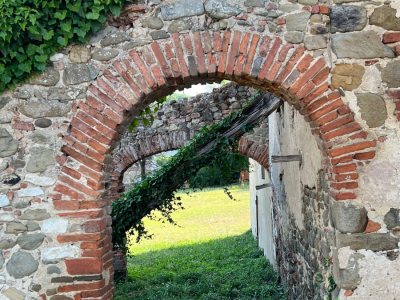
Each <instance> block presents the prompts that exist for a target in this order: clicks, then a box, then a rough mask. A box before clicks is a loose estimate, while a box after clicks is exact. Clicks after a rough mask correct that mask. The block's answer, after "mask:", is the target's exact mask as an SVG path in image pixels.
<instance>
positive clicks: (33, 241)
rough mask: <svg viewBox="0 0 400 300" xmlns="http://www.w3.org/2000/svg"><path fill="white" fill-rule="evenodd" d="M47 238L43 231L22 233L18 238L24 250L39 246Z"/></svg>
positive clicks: (18, 242)
mask: <svg viewBox="0 0 400 300" xmlns="http://www.w3.org/2000/svg"><path fill="white" fill-rule="evenodd" d="M44 238H45V235H44V234H43V233H37V234H22V235H20V236H19V237H18V238H17V244H18V245H19V246H20V247H21V249H24V250H35V249H36V248H38V247H39V246H40V245H41V244H42V243H43V240H44Z"/></svg>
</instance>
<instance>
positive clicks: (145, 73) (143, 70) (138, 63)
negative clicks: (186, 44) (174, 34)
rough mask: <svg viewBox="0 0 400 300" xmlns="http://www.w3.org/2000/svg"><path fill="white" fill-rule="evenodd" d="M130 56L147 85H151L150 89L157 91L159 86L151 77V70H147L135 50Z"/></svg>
mask: <svg viewBox="0 0 400 300" xmlns="http://www.w3.org/2000/svg"><path fill="white" fill-rule="evenodd" d="M171 47H172V46H171ZM129 56H130V57H131V58H132V60H133V62H134V63H135V64H136V66H137V67H138V69H139V72H140V73H141V74H142V75H143V76H144V78H145V80H146V82H147V84H148V85H149V87H150V88H151V89H155V88H156V86H157V84H156V82H155V80H154V78H153V76H151V72H150V71H149V69H147V67H146V65H145V64H144V63H143V61H142V60H141V59H140V57H139V55H138V54H137V52H136V51H135V50H131V51H130V52H129Z"/></svg>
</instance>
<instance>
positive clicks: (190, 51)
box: [183, 33, 193, 55]
mask: <svg viewBox="0 0 400 300" xmlns="http://www.w3.org/2000/svg"><path fill="white" fill-rule="evenodd" d="M183 45H184V46H185V49H186V52H187V54H189V55H192V54H193V46H192V40H191V39H190V36H189V33H185V34H184V35H183Z"/></svg>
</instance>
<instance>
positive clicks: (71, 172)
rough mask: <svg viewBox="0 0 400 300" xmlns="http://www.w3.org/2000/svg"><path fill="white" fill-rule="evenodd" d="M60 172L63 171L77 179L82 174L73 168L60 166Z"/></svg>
mask: <svg viewBox="0 0 400 300" xmlns="http://www.w3.org/2000/svg"><path fill="white" fill-rule="evenodd" d="M61 172H63V173H65V174H67V175H69V176H71V177H73V178H75V179H78V180H79V179H81V177H82V175H81V174H80V173H79V172H77V171H75V170H73V169H70V168H68V167H62V168H61Z"/></svg>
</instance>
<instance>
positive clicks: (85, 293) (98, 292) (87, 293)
mask: <svg viewBox="0 0 400 300" xmlns="http://www.w3.org/2000/svg"><path fill="white" fill-rule="evenodd" d="M111 262H112V261H111ZM111 289H112V285H110V284H109V285H106V286H105V287H103V288H102V289H100V290H95V291H83V292H82V298H95V297H101V296H103V295H105V294H106V293H107V292H108V291H109V290H111ZM110 299H111V298H110ZM93 300H95V299H93ZM96 300H97V299H96ZM99 300H100V299H99ZM101 300H103V299H101Z"/></svg>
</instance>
